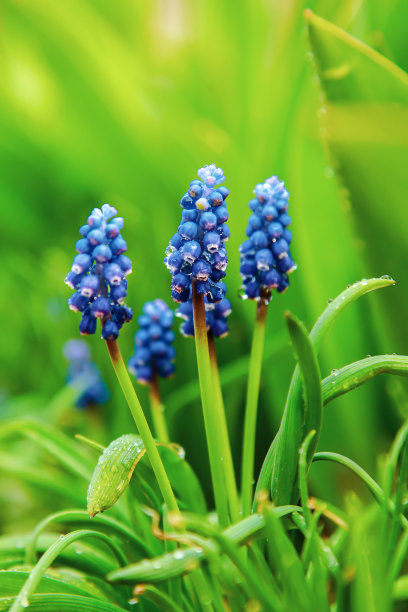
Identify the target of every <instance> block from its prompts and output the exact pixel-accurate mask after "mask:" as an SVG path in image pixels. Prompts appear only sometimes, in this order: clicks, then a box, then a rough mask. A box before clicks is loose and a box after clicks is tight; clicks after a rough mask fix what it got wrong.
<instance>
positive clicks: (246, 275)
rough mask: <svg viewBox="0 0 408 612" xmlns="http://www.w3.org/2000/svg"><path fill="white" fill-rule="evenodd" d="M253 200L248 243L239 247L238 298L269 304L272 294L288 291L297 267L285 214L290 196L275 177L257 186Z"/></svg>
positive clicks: (288, 221) (287, 219)
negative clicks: (239, 277)
mask: <svg viewBox="0 0 408 612" xmlns="http://www.w3.org/2000/svg"><path fill="white" fill-rule="evenodd" d="M254 193H255V196H256V197H255V198H253V199H252V200H250V202H249V204H248V206H249V208H250V209H251V211H252V214H251V216H250V217H249V220H248V226H247V229H246V235H247V236H248V239H247V240H245V242H243V243H242V245H241V247H240V253H241V265H240V274H241V277H242V281H243V284H242V289H241V294H240V295H241V297H242V298H243V299H247V298H249V299H251V300H256V301H259V300H262V301H263V302H264V303H266V304H268V303H269V301H270V300H271V297H272V290H273V289H276V291H278V293H283V292H284V291H286V289H287V288H288V287H289V274H291V273H292V272H293V271H294V270H296V268H297V265H296V264H295V262H294V261H293V259H292V257H291V254H290V247H289V245H290V243H291V241H292V234H291V232H290V230H289V229H288V226H289V225H290V223H291V218H290V216H289V215H288V213H287V210H288V197H289V193H288V191H287V190H286V188H285V185H284V183H283V182H281V181H280V180H279V179H278V177H276V176H271V177H270V178H268V179H266V181H265V182H264V183H260V184H259V185H256V187H255V189H254Z"/></svg>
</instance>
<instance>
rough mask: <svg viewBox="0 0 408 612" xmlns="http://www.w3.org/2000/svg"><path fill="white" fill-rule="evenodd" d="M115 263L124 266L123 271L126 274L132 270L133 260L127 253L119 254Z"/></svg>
mask: <svg viewBox="0 0 408 612" xmlns="http://www.w3.org/2000/svg"><path fill="white" fill-rule="evenodd" d="M114 263H116V264H117V265H118V266H120V267H121V268H122V272H123V274H124V275H125V276H127V275H128V274H130V273H131V272H132V262H131V261H130V259H129V257H127V256H126V255H119V256H118V257H116V259H115V260H114Z"/></svg>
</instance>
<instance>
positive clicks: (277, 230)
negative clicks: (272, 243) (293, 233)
mask: <svg viewBox="0 0 408 612" xmlns="http://www.w3.org/2000/svg"><path fill="white" fill-rule="evenodd" d="M266 231H267V232H268V236H270V237H271V238H275V239H278V238H280V237H281V236H282V232H283V226H282V225H281V224H280V223H278V222H277V221H273V222H272V223H269V225H268V226H267V228H266Z"/></svg>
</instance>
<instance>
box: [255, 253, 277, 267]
mask: <svg viewBox="0 0 408 612" xmlns="http://www.w3.org/2000/svg"><path fill="white" fill-rule="evenodd" d="M255 263H256V267H257V268H258V270H261V271H266V270H269V268H271V266H273V264H274V263H275V259H274V257H273V255H272V253H271V251H270V250H269V249H259V251H257V252H256V253H255Z"/></svg>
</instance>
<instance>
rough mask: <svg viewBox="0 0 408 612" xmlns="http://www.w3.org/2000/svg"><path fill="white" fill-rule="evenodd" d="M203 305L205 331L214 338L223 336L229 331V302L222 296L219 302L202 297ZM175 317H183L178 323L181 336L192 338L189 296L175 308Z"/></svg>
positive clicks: (192, 327) (191, 306)
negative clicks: (181, 321) (212, 302)
mask: <svg viewBox="0 0 408 612" xmlns="http://www.w3.org/2000/svg"><path fill="white" fill-rule="evenodd" d="M223 284H224V283H223ZM204 306H205V319H206V323H207V332H209V333H211V334H212V335H213V336H214V338H224V337H225V336H226V335H227V334H228V331H229V329H228V321H227V317H228V316H229V315H230V314H231V302H230V301H229V300H228V299H227V298H226V297H223V298H222V299H221V300H220V301H219V302H216V303H215V304H211V303H210V302H209V301H208V298H207V297H204ZM176 317H179V318H180V319H184V320H183V323H182V324H181V325H180V332H181V333H182V334H183V336H185V337H186V338H193V337H194V318H193V300H192V298H191V296H190V298H189V300H188V301H187V302H185V303H184V304H180V306H179V307H178V308H177V310H176Z"/></svg>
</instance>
